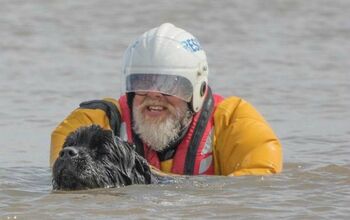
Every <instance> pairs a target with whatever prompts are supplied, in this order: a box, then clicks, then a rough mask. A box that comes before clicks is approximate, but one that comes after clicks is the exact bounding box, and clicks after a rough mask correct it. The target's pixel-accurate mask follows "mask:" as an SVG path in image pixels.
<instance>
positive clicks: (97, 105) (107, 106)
mask: <svg viewBox="0 0 350 220" xmlns="http://www.w3.org/2000/svg"><path fill="white" fill-rule="evenodd" d="M79 107H80V108H81V109H101V110H103V111H104V112H106V115H107V117H108V119H109V125H110V127H111V129H112V130H113V132H114V135H116V136H120V124H121V115H120V112H119V110H118V108H117V106H116V105H114V104H113V103H112V102H109V101H106V100H92V101H87V102H82V103H80V105H79Z"/></svg>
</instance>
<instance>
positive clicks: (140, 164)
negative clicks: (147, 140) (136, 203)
mask: <svg viewBox="0 0 350 220" xmlns="http://www.w3.org/2000/svg"><path fill="white" fill-rule="evenodd" d="M52 177H53V179H52V183H53V189H55V190H78V189H91V188H108V187H118V186H126V185H131V184H150V183H157V182H158V179H157V176H156V175H154V174H153V173H152V172H151V169H150V166H149V164H148V163H147V161H146V160H145V159H144V158H143V157H141V156H140V155H139V154H137V153H136V152H135V150H134V146H133V145H131V144H129V143H127V142H124V141H122V140H120V139H119V138H118V137H114V135H113V132H112V131H111V130H105V129H102V128H101V127H100V126H98V125H91V126H88V127H81V128H79V129H77V130H76V131H75V132H72V133H71V134H70V135H69V136H68V137H67V139H66V141H65V143H64V144H63V149H62V150H61V152H60V153H59V157H58V158H57V160H56V161H55V163H54V165H53V169H52Z"/></svg>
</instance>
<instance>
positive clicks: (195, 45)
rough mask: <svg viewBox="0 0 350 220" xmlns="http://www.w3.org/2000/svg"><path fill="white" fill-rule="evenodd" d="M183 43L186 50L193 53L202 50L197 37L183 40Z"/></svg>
mask: <svg viewBox="0 0 350 220" xmlns="http://www.w3.org/2000/svg"><path fill="white" fill-rule="evenodd" d="M181 44H182V46H183V47H184V48H185V49H186V50H188V51H190V52H192V53H194V52H197V51H200V50H202V47H201V45H200V44H199V42H198V40H197V39H195V38H192V39H187V40H184V41H181Z"/></svg>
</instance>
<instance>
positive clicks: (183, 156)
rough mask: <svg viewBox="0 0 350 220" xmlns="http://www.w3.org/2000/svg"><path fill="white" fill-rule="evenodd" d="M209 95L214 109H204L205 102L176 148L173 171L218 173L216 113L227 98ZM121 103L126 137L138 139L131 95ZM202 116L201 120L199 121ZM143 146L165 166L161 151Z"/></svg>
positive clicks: (152, 160) (157, 163) (152, 158)
mask: <svg viewBox="0 0 350 220" xmlns="http://www.w3.org/2000/svg"><path fill="white" fill-rule="evenodd" d="M209 95H210V96H211V97H212V98H211V99H210V101H211V102H212V103H211V105H212V108H211V110H210V111H208V112H204V113H203V109H204V107H205V105H206V104H208V105H209V104H210V103H204V104H203V108H202V110H201V111H200V112H197V113H196V114H195V115H194V117H193V119H192V122H191V125H190V127H189V129H188V131H187V134H186V135H185V136H184V138H183V139H182V141H181V143H180V144H179V145H178V146H177V148H176V152H175V155H174V157H173V162H172V168H171V172H172V173H176V174H186V175H214V172H215V170H214V160H213V152H212V138H213V135H214V134H213V132H214V131H213V128H214V119H213V114H214V111H215V108H216V106H217V104H218V103H219V102H220V101H222V100H223V98H222V97H221V96H219V95H211V93H208V96H209ZM206 102H208V98H207V99H206ZM119 104H120V108H121V115H122V125H121V127H122V128H121V130H124V132H126V134H125V135H126V136H125V137H124V139H126V138H127V141H129V142H131V143H134V140H133V132H132V123H131V111H130V108H129V106H128V102H127V97H126V96H122V97H121V98H120V99H119ZM201 114H204V117H203V116H201ZM199 119H200V121H198V120H199ZM205 119H206V120H205ZM124 123H125V124H124ZM199 127H202V128H199ZM198 130H202V132H199V133H200V134H201V136H198V135H200V134H199V133H198ZM121 138H123V134H121ZM193 140H196V141H197V142H198V143H196V144H194V143H193V142H194V141H193ZM196 141H195V142H196ZM192 145H195V146H196V147H193V146H192ZM190 146H191V147H190ZM143 148H144V152H145V155H143V156H144V157H145V158H146V160H147V161H148V162H149V163H150V164H151V165H153V166H155V167H157V168H158V169H161V166H160V164H161V162H160V160H159V157H158V155H157V152H156V151H154V150H152V149H151V148H149V147H148V146H147V145H146V144H143ZM195 148H196V149H195Z"/></svg>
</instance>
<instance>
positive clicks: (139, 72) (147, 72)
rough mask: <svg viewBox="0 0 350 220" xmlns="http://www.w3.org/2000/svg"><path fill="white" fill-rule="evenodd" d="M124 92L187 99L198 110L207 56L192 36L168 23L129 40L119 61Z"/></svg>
mask: <svg viewBox="0 0 350 220" xmlns="http://www.w3.org/2000/svg"><path fill="white" fill-rule="evenodd" d="M122 74H123V79H124V80H125V82H124V86H125V88H124V89H125V90H124V92H125V93H128V92H136V91H156V92H160V93H163V94H167V95H172V96H176V97H178V98H181V99H182V100H184V101H186V102H188V103H191V105H192V110H193V111H194V112H198V111H199V110H200V109H201V107H202V105H203V101H204V98H205V95H206V90H207V89H206V88H207V84H208V64H207V57H206V54H205V52H204V51H203V49H202V47H201V46H200V44H199V42H198V41H197V40H196V38H195V37H194V36H193V35H192V34H190V33H188V32H186V31H185V30H183V29H180V28H177V27H175V26H174V25H172V24H170V23H165V24H162V25H161V26H159V27H157V28H154V29H151V30H149V31H147V32H145V33H144V34H143V35H141V36H140V37H139V38H138V39H136V41H135V42H133V43H132V44H130V46H129V47H128V49H127V50H126V51H125V54H124V57H123V64H122Z"/></svg>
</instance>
